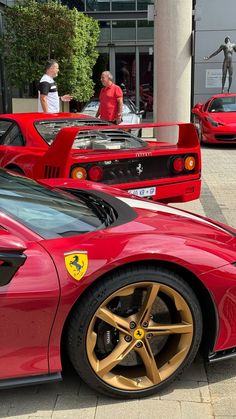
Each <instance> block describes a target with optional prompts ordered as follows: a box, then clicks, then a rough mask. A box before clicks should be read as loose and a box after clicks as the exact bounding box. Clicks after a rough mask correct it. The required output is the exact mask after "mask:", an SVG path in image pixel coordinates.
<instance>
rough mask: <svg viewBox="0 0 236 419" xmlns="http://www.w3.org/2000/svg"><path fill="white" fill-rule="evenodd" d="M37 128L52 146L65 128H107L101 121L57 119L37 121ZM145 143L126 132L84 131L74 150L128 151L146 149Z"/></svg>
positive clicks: (80, 134)
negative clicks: (95, 126) (96, 126)
mask: <svg viewBox="0 0 236 419" xmlns="http://www.w3.org/2000/svg"><path fill="white" fill-rule="evenodd" d="M34 125H35V128H36V130H37V131H38V133H39V134H40V135H41V137H42V138H43V139H44V140H45V141H46V142H47V143H48V144H49V145H51V144H52V143H53V141H54V139H55V137H56V135H57V134H58V132H59V131H60V129H61V128H64V127H79V126H94V125H99V126H101V127H102V126H106V125H109V124H108V123H107V122H106V121H101V120H100V119H90V118H89V119H77V118H70V119H56V120H43V121H41V120H40V121H36V122H35V124H34ZM146 146H147V144H146V143H145V141H143V140H141V139H140V138H138V137H136V136H134V135H132V134H130V133H129V132H127V131H124V130H119V129H117V130H109V131H102V129H101V130H99V131H98V130H96V131H89V130H88V131H83V132H80V133H79V134H78V135H77V136H76V138H75V141H74V144H73V147H72V148H73V149H77V150H127V149H136V148H143V147H146Z"/></svg>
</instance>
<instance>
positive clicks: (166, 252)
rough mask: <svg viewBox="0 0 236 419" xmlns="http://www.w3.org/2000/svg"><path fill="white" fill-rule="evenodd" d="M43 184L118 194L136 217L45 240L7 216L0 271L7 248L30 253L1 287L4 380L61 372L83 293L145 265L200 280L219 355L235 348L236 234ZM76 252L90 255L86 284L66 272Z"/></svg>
mask: <svg viewBox="0 0 236 419" xmlns="http://www.w3.org/2000/svg"><path fill="white" fill-rule="evenodd" d="M40 183H42V184H43V183H45V184H46V183H47V184H48V187H49V188H63V189H64V188H69V190H71V189H76V190H77V189H78V184H79V189H85V190H86V189H87V190H90V191H92V190H94V192H95V193H96V190H97V191H100V192H101V191H102V192H104V193H108V194H109V195H111V194H112V195H113V196H115V197H117V198H118V199H119V200H122V201H123V202H124V203H125V204H126V205H128V206H129V207H132V208H134V210H135V212H136V214H137V217H136V219H134V220H133V221H130V222H127V223H126V224H125V225H123V224H122V225H117V226H114V227H108V228H105V229H103V230H99V231H93V232H89V233H86V234H81V235H75V236H71V237H60V238H53V239H45V238H42V237H41V236H39V235H38V234H37V233H35V232H32V231H31V230H30V229H28V228H27V227H26V226H24V225H21V224H20V223H19V221H17V220H14V219H13V218H11V217H9V216H7V215H5V214H4V212H2V211H0V220H1V230H0V269H1V266H3V265H2V262H1V255H2V252H6V249H7V247H8V251H9V252H11V250H12V249H16V248H19V249H21V248H22V251H23V253H24V254H26V255H27V259H26V262H25V263H24V265H23V266H21V267H20V268H19V269H18V271H17V273H16V274H15V276H14V277H13V279H12V280H11V282H10V283H9V284H7V285H4V286H0V297H1V302H2V304H1V316H0V319H1V321H0V332H1V336H2V338H4V345H2V347H1V349H0V354H1V357H0V360H1V361H0V365H1V369H0V380H1V379H2V380H4V379H6V378H8V379H10V378H14V377H24V376H35V375H45V374H47V373H54V372H59V371H61V369H62V366H61V346H62V345H61V344H62V335H63V329H64V327H65V324H66V320H67V319H68V316H69V315H70V312H71V310H72V309H73V306H74V304H76V302H77V301H79V298H80V296H81V294H82V293H83V292H84V291H85V290H86V289H87V288H88V287H90V286H91V285H92V284H93V283H94V282H95V281H97V280H105V279H102V278H103V275H105V274H109V272H112V271H114V270H116V269H118V268H120V267H123V266H128V265H129V264H130V263H135V264H140V263H141V262H142V261H151V262H154V263H160V262H161V263H162V264H163V263H164V264H165V266H168V267H169V268H170V269H173V270H175V269H181V270H184V271H185V272H186V275H187V276H188V277H189V276H191V281H193V282H199V283H201V286H202V287H203V288H204V289H205V290H206V292H207V293H208V294H209V298H210V299H211V300H212V304H213V305H214V306H215V316H216V323H217V324H216V325H215V326H216V329H217V333H216V335H215V339H214V341H213V342H212V350H213V351H216V352H217V351H221V350H226V349H228V348H232V347H236V327H235V315H236V298H235V297H236V266H235V265H233V263H235V262H236V230H235V229H233V228H230V227H228V226H224V225H220V224H216V223H214V222H212V221H211V220H208V219H205V218H203V217H199V216H196V215H194V214H191V213H188V212H184V211H180V210H178V209H175V208H171V207H166V206H165V205H162V204H157V203H152V202H150V201H148V200H142V199H139V198H136V197H133V196H131V195H129V194H127V193H126V192H125V191H120V190H118V189H114V188H111V187H107V186H104V185H102V184H94V183H91V182H88V181H81V182H78V181H75V180H71V179H68V180H66V179H51V180H46V179H43V180H41V181H40ZM27 230H28V231H27ZM25 248H26V250H24V249H25ZM73 251H75V252H76V251H77V252H78V251H87V252H88V270H87V272H86V274H85V275H84V277H83V278H82V280H80V281H75V280H74V279H73V278H72V277H71V276H70V275H69V273H68V271H67V270H66V267H65V262H64V254H65V253H66V252H73ZM191 281H190V282H189V285H190V286H191ZM208 314H209V313H208Z"/></svg>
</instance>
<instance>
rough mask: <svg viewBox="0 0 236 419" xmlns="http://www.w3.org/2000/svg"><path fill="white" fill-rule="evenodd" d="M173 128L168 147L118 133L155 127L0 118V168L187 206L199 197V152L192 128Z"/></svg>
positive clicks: (47, 117)
mask: <svg viewBox="0 0 236 419" xmlns="http://www.w3.org/2000/svg"><path fill="white" fill-rule="evenodd" d="M162 125H165V126H166V125H168V124H162ZM169 125H171V124H169ZM178 125H179V138H178V142H177V144H173V143H171V142H167V141H165V142H161V141H159V142H157V141H154V140H153V139H149V140H145V141H144V140H142V139H140V138H138V137H135V136H133V135H132V134H130V133H129V132H127V131H124V130H123V129H128V128H129V129H131V128H132V129H133V128H137V127H138V128H139V129H140V127H143V126H145V127H147V126H149V127H152V128H153V127H154V126H156V125H155V124H152V125H151V124H149V125H129V126H127V127H126V126H122V127H120V128H119V127H117V126H113V127H112V126H111V125H110V126H109V125H108V123H107V122H105V121H101V120H99V119H96V118H93V117H91V116H90V117H89V116H85V115H80V114H73V113H72V114H66V113H61V114H43V113H34V114H8V115H2V116H1V117H0V167H4V168H8V169H11V170H14V171H16V172H18V173H21V174H24V175H26V176H28V177H31V178H33V179H40V178H58V177H63V178H65V177H66V178H73V179H81V180H84V179H87V180H91V181H94V182H102V183H105V184H107V185H114V186H116V187H118V188H120V189H125V190H128V191H129V192H130V193H133V194H136V195H139V196H142V197H149V198H151V199H153V200H162V201H168V202H170V201H173V202H182V201H190V200H193V199H197V198H198V197H199V194H200V182H201V181H200V173H201V159H200V146H199V143H198V138H197V133H196V130H195V128H194V126H193V125H192V124H178ZM121 128H122V129H121ZM172 128H173V127H172ZM163 129H164V128H163ZM165 129H166V128H165Z"/></svg>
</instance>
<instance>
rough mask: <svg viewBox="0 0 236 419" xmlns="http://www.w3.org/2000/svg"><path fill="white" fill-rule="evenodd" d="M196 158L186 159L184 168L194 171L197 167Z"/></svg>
mask: <svg viewBox="0 0 236 419" xmlns="http://www.w3.org/2000/svg"><path fill="white" fill-rule="evenodd" d="M195 163H196V162H195V157H193V156H189V157H186V159H185V161H184V167H185V169H186V170H193V169H194V167H195Z"/></svg>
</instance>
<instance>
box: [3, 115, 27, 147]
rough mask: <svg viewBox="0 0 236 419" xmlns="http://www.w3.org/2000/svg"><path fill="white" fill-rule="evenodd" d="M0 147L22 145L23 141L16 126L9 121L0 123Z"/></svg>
mask: <svg viewBox="0 0 236 419" xmlns="http://www.w3.org/2000/svg"><path fill="white" fill-rule="evenodd" d="M0 145H7V146H23V145H24V139H23V136H22V134H21V131H20V128H19V127H18V125H17V124H15V123H14V122H11V121H4V120H2V121H0Z"/></svg>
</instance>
